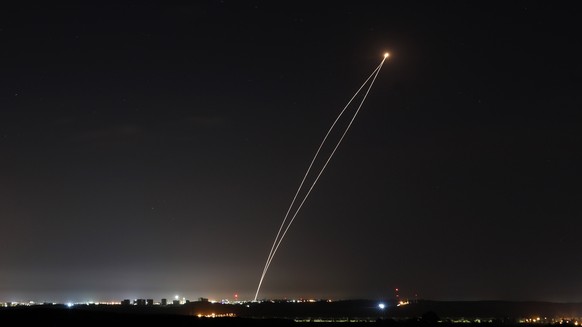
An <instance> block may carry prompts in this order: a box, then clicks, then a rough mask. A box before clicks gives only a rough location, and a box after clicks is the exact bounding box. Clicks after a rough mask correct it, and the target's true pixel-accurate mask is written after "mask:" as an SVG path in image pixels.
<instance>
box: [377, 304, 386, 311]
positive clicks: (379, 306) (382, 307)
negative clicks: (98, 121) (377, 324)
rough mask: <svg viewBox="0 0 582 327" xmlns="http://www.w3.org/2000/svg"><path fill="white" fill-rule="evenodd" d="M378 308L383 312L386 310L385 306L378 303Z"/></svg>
mask: <svg viewBox="0 0 582 327" xmlns="http://www.w3.org/2000/svg"><path fill="white" fill-rule="evenodd" d="M378 308H380V309H381V310H384V308H386V304H384V303H380V304H378Z"/></svg>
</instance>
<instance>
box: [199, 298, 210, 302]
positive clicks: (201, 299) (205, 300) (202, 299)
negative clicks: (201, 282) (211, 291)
mask: <svg viewBox="0 0 582 327" xmlns="http://www.w3.org/2000/svg"><path fill="white" fill-rule="evenodd" d="M198 302H208V299H207V298H205V297H199V298H198Z"/></svg>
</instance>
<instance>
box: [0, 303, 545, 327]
mask: <svg viewBox="0 0 582 327" xmlns="http://www.w3.org/2000/svg"><path fill="white" fill-rule="evenodd" d="M459 325H462V327H477V326H479V327H497V326H504V327H508V326H516V325H517V324H508V323H501V322H498V323H463V324H455V323H446V322H428V321H423V320H422V318H420V319H408V320H399V321H396V320H393V319H381V318H379V319H377V320H372V321H368V322H358V321H350V322H345V321H343V322H329V321H328V322H296V321H294V320H292V319H284V318H281V319H275V318H240V317H235V318H199V317H196V316H186V315H177V314H160V313H155V314H151V313H150V314H148V313H136V312H108V311H95V310H85V309H69V308H63V307H47V306H37V307H18V308H7V309H1V310H0V326H124V327H129V326H156V327H164V326H171V327H179V326H329V327H331V326H391V327H412V326H419V327H454V326H457V327H458V326H459ZM519 326H520V327H532V326H531V325H529V326H528V325H526V324H520V325H519ZM542 326H549V324H546V325H543V324H536V327H542Z"/></svg>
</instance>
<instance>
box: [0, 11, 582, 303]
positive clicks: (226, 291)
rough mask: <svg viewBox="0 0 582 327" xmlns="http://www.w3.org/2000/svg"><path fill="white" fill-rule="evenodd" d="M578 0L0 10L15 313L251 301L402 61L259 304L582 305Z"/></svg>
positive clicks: (0, 279)
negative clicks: (316, 171)
mask: <svg viewBox="0 0 582 327" xmlns="http://www.w3.org/2000/svg"><path fill="white" fill-rule="evenodd" d="M579 15H580V11H578V10H575V9H574V7H573V6H572V7H568V5H566V2H565V3H553V2H552V3H550V2H548V1H545V2H544V3H543V4H542V3H536V2H530V1H506V2H504V3H503V4H501V5H500V4H491V3H490V2H489V1H486V2H485V1H483V2H474V1H459V2H452V1H446V2H437V1H430V2H427V3H421V2H409V1H398V2H397V1H394V2H391V1H382V2H380V1H378V2H370V1H353V2H344V1H333V2H332V1H330V2H318V3H317V4H314V3H311V2H303V3H302V2H298V1H290V2H279V1H226V0H225V1H207V2H203V1H200V2H197V3H196V4H191V5H185V6H184V5H161V4H156V3H153V2H144V1H135V2H133V3H132V2H129V3H126V4H117V5H86V4H77V5H68V6H65V5H63V6H57V5H50V6H49V5H44V6H27V7H24V6H23V7H6V6H5V5H3V7H2V8H1V9H0V49H1V51H0V60H1V64H0V67H1V68H0V246H1V250H0V302H1V301H23V300H34V301H57V302H65V301H84V300H120V299H124V298H131V299H133V298H154V299H156V300H158V299H159V298H162V297H165V298H173V296H174V295H176V294H178V295H180V297H182V296H184V297H186V298H190V299H197V298H198V297H208V298H211V299H217V300H219V299H223V298H228V299H231V300H232V299H233V296H234V294H235V293H238V294H239V298H240V299H248V300H250V299H252V298H253V296H254V292H255V290H256V287H257V283H258V280H259V277H260V273H261V271H262V269H263V265H264V263H265V260H266V258H267V255H268V251H269V249H270V247H271V243H272V242H273V239H274V237H275V234H276V232H277V229H278V227H279V224H280V223H281V220H282V218H283V216H284V214H285V211H286V210H287V207H288V205H289V203H290V201H291V199H292V197H293V194H294V192H295V190H296V188H297V186H298V185H299V182H300V181H301V178H302V176H303V174H304V172H305V170H306V169H307V166H308V164H309V161H310V160H311V157H312V156H313V154H314V153H315V150H316V149H317V146H318V145H319V142H320V141H321V140H322V138H323V136H324V135H325V132H326V131H327V129H328V128H329V126H330V125H331V123H332V122H333V120H334V119H335V117H336V116H337V114H338V113H339V112H340V110H341V109H342V108H343V106H344V105H345V104H346V103H347V101H348V100H349V98H350V97H351V96H352V95H353V93H354V92H355V91H356V90H357V88H358V87H359V86H360V85H361V83H362V82H363V81H364V80H365V78H366V77H367V76H368V75H369V74H370V73H371V72H372V70H373V69H374V68H375V67H376V66H378V64H379V63H380V62H381V60H382V55H383V53H384V52H385V51H389V52H390V54H391V55H390V58H389V59H388V60H387V61H386V62H385V64H384V67H383V68H382V71H381V72H380V74H379V75H378V79H377V80H376V84H375V85H374V87H373V88H372V90H371V92H370V95H369V97H368V100H367V102H366V103H365V104H364V105H363V107H362V110H361V112H360V113H359V115H358V117H357V119H356V120H355V122H354V124H353V126H352V128H351V130H350V131H349V133H348V135H347V136H346V139H345V140H344V142H343V143H342V145H341V146H340V147H339V149H338V152H337V153H336V154H335V156H334V158H333V159H332V161H331V162H330V164H329V166H328V168H327V170H326V171H325V173H324V174H323V175H322V177H321V179H320V180H319V182H318V185H317V186H316V187H315V188H314V190H313V193H312V194H311V197H310V198H309V199H308V200H307V202H306V204H305V206H304V207H303V209H302V211H301V213H300V214H299V215H298V217H297V219H296V220H295V222H294V225H293V227H292V228H291V229H290V231H289V233H288V235H287V237H286V239H285V241H284V242H283V244H282V246H281V248H280V250H279V252H278V253H277V256H276V257H275V259H274V261H273V263H272V265H271V268H270V271H269V274H268V275H267V277H266V280H265V282H264V284H263V287H262V291H261V294H260V296H259V297H260V298H293V297H303V298H333V299H355V298H368V299H386V298H391V297H392V296H393V290H394V288H396V287H398V288H399V289H400V294H401V296H402V297H413V296H414V294H415V293H416V294H418V297H419V298H425V299H435V300H452V299H455V300H480V299H485V300H494V299H498V300H547V301H582V280H581V279H580V270H581V269H582V261H581V260H580V259H581V256H580V255H581V254H580V253H581V252H580V251H581V250H582V242H581V241H582V233H581V231H582V219H581V218H582V188H581V185H582V173H581V172H580V169H581V168H580V167H582V153H581V150H582V92H581V90H582V74H581V71H582V69H581V68H582V67H581V63H580V61H581V58H582V51H581V50H582V43H581V41H580V30H582V26H580V25H581V24H580V17H579Z"/></svg>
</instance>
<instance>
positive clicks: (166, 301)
mask: <svg viewBox="0 0 582 327" xmlns="http://www.w3.org/2000/svg"><path fill="white" fill-rule="evenodd" d="M160 304H161V305H168V299H162V302H160Z"/></svg>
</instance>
